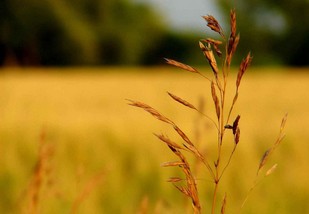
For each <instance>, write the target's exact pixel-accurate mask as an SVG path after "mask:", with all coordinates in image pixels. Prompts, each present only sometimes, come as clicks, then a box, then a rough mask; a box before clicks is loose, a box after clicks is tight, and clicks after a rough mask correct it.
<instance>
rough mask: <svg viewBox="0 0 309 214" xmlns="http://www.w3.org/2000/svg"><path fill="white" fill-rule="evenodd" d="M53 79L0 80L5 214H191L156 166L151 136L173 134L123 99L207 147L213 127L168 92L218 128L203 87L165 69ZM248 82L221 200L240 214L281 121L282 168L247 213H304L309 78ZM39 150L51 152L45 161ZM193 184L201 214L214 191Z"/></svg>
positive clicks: (158, 149)
mask: <svg viewBox="0 0 309 214" xmlns="http://www.w3.org/2000/svg"><path fill="white" fill-rule="evenodd" d="M201 70H204V71H205V74H206V75H207V73H210V71H209V69H207V68H202V69H201ZM48 71H49V72H45V70H44V69H39V68H38V69H17V68H16V69H14V68H11V69H2V72H1V73H0V118H1V119H0V142H1V143H0V152H1V154H0V163H1V164H0V195H1V196H0V197H1V200H0V213H190V204H188V203H187V202H186V200H185V199H184V198H183V196H181V195H180V194H179V193H178V192H177V190H176V189H175V188H173V186H172V185H170V184H169V183H167V182H166V180H167V179H168V178H169V177H171V176H173V175H175V173H176V174H177V173H178V172H177V171H175V172H173V171H171V170H170V169H168V170H167V169H165V168H162V167H161V166H160V164H162V163H163V162H165V161H169V160H171V159H172V158H173V156H172V154H170V152H169V151H168V150H167V149H166V148H165V145H164V144H163V143H161V142H159V141H158V140H157V139H156V138H155V137H154V136H153V134H152V133H163V134H168V135H170V136H171V137H173V132H172V131H171V130H169V129H168V128H167V126H166V125H164V124H161V123H160V122H158V121H156V120H153V119H152V118H151V117H150V116H149V115H146V114H144V113H142V112H141V111H139V110H138V109H133V108H131V107H129V106H128V105H127V100H126V99H138V100H143V101H145V102H146V103H149V104H151V105H152V106H154V107H156V109H159V110H160V111H161V112H162V113H164V114H165V115H168V116H169V117H170V118H173V120H174V121H175V122H177V124H179V125H180V126H181V127H182V128H183V129H184V130H186V131H187V133H191V137H192V138H196V139H197V138H198V139H199V142H200V145H201V146H202V147H205V148H211V146H212V143H214V141H213V134H214V130H213V129H212V128H211V126H210V125H209V122H207V121H203V120H200V118H199V116H198V115H197V114H196V113H195V112H193V111H192V112H191V111H190V110H188V109H186V108H182V107H179V106H178V105H177V104H175V102H173V101H171V99H170V98H169V97H168V95H167V93H166V92H167V91H170V92H171V93H176V94H178V95H180V96H181V97H183V98H185V99H186V100H188V101H190V102H191V103H194V104H196V105H198V104H199V103H201V102H203V103H204V111H206V112H207V113H208V114H209V115H210V116H213V117H215V109H213V106H212V103H211V102H212V100H211V95H210V90H209V87H208V85H207V84H206V83H205V81H204V80H203V79H201V78H200V77H198V76H197V75H194V74H191V73H185V72H182V71H178V70H175V69H171V68H165V67H162V68H160V67H159V68H71V69H56V68H53V69H48ZM72 71H74V72H72ZM244 79H245V81H243V84H242V86H241V87H240V94H239V98H238V103H237V105H236V106H235V113H239V114H241V117H242V120H241V124H240V126H241V128H242V135H241V141H240V145H239V150H238V151H237V152H236V154H235V159H233V160H232V163H231V166H230V168H229V169H228V172H227V175H226V179H225V181H223V186H222V189H221V192H220V190H219V192H220V195H219V198H220V197H221V198H223V195H224V193H225V192H223V191H226V192H227V194H228V201H227V213H237V211H238V207H239V206H240V205H241V201H242V199H243V198H244V197H245V195H246V192H247V191H248V189H249V188H250V185H251V183H252V181H253V179H254V176H255V173H256V169H257V166H258V163H259V160H260V157H261V155H262V154H263V152H264V151H265V149H267V148H268V147H269V146H270V145H271V144H272V143H273V142H274V140H275V139H276V137H277V135H278V132H279V127H280V121H281V119H282V117H283V116H284V115H285V113H288V121H287V126H286V130H285V132H286V137H285V139H284V141H283V143H282V145H280V147H279V148H278V150H277V151H276V152H275V154H274V155H273V156H272V158H271V160H270V162H271V163H270V164H274V163H278V167H277V169H276V171H275V172H274V173H273V174H272V175H271V176H269V177H267V178H266V179H264V180H263V181H262V182H261V183H260V184H259V185H258V186H257V188H256V189H255V190H254V192H253V193H252V194H251V195H250V197H249V199H248V202H247V204H246V206H245V208H244V210H243V213H271V214H274V213H280V214H284V213H307V212H309V205H308V203H307V201H308V200H307V199H308V197H309V186H308V183H309V174H308V162H309V145H308V139H309V128H308V124H309V111H308V109H309V101H308V91H309V85H308V82H309V75H308V70H305V69H303V70H300V69H294V68H252V69H250V70H249V71H248V73H246V74H245V76H244ZM230 87H234V86H233V85H231V86H230ZM192 118H193V120H192ZM42 136H43V137H42ZM42 144H44V145H48V147H46V148H49V149H50V150H51V152H50V153H42V152H40V151H41V150H39V148H40V145H42ZM47 150H48V149H47ZM48 151H49V150H48ZM40 154H41V155H42V156H40ZM40 157H41V159H40ZM42 157H43V158H42ZM38 160H41V162H39V161H38ZM38 163H44V164H41V165H40V164H38ZM39 166H44V167H41V168H40V167H39ZM270 166H271V165H270ZM38 169H42V170H41V171H40V170H38ZM37 172H40V173H37ZM38 174H39V175H38ZM199 176H200V177H198V178H197V183H198V185H201V186H202V187H203V190H204V191H201V192H200V194H201V195H202V197H201V198H203V197H204V198H205V201H202V202H201V204H202V206H203V207H205V210H207V207H208V206H210V205H209V204H208V202H207V200H206V199H207V197H209V196H208V194H209V192H211V191H212V190H211V189H209V188H211V185H209V178H207V176H206V175H205V174H203V173H201V174H200V175H199Z"/></svg>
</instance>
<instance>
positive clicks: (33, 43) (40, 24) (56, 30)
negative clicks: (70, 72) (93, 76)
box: [0, 0, 163, 65]
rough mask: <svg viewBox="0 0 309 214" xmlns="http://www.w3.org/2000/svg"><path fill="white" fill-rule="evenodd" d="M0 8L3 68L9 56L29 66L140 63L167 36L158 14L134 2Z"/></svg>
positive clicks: (49, 0) (68, 1)
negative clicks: (161, 38)
mask: <svg viewBox="0 0 309 214" xmlns="http://www.w3.org/2000/svg"><path fill="white" fill-rule="evenodd" d="M0 4H1V5H0V7H1V8H3V10H2V11H3V12H1V14H0V16H1V19H0V20H1V22H0V26H1V31H0V35H1V37H0V44H1V55H2V56H1V61H2V63H3V61H4V60H5V57H11V58H15V61H17V62H18V63H19V64H26V65H27V64H43V65H73V64H74V65H85V64H134V63H140V60H141V56H143V54H145V53H147V52H148V51H149V49H150V48H151V47H153V46H155V44H156V40H157V38H158V36H159V35H160V34H161V33H162V31H163V25H162V24H161V21H160V18H159V17H158V15H156V14H155V13H154V11H152V10H150V9H149V8H148V7H146V6H144V5H135V4H132V3H131V2H130V1H128V0H116V1H115V0H104V1H98V0H90V1H87V0H79V1H77V2H76V1H72V0H64V1H58V0H57V1H54V0H44V1H38V0H29V1H27V2H25V3H23V7H21V6H20V3H19V1H17V0H11V1H7V0H4V1H2V2H1V3H0ZM145 35H147V36H145Z"/></svg>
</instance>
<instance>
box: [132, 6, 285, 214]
mask: <svg viewBox="0 0 309 214" xmlns="http://www.w3.org/2000/svg"><path fill="white" fill-rule="evenodd" d="M203 18H204V20H205V21H206V23H207V26H208V27H209V28H210V30H212V31H214V32H216V33H218V34H219V37H220V40H218V39H213V38H206V39H201V40H200V41H199V47H200V50H201V51H202V53H203V55H204V56H205V58H206V60H207V62H208V63H209V66H210V68H211V71H212V75H210V76H209V74H207V75H205V74H204V73H202V72H200V71H198V70H197V69H195V68H193V67H191V66H189V65H187V64H184V63H181V62H178V61H176V60H172V59H165V60H166V62H167V64H169V65H172V66H175V67H178V68H180V69H183V70H186V71H189V72H191V73H197V74H199V75H201V76H203V77H204V78H205V79H207V80H208V81H209V83H210V93H211V96H212V100H213V105H214V109H215V115H216V118H217V120H212V119H211V117H209V116H208V114H205V113H203V112H201V111H200V110H198V109H197V108H196V107H195V105H194V104H192V103H191V102H188V101H186V100H184V99H182V98H180V97H179V96H177V95H175V94H172V93H170V92H168V95H169V96H170V97H171V98H172V99H173V100H174V101H175V102H177V103H179V104H181V105H183V106H186V107H188V108H189V109H192V110H194V111H196V112H198V113H200V114H201V115H202V116H204V117H205V118H206V119H208V120H211V121H212V123H213V125H214V126H215V127H216V129H217V136H216V139H217V155H216V157H215V159H214V160H209V159H208V157H207V156H206V155H204V154H203V152H202V151H201V150H200V149H199V147H198V146H197V143H196V142H193V141H192V140H191V139H190V138H189V137H188V136H189V135H188V134H186V133H184V132H183V131H182V130H181V129H180V128H179V126H178V125H176V124H175V123H174V122H173V121H172V120H170V119H169V118H167V117H165V116H164V115H162V114H161V113H159V112H158V111H157V110H156V109H154V108H153V107H151V106H149V105H147V104H145V103H142V102H140V101H133V100H129V105H131V106H134V107H138V108H141V109H143V110H144V111H146V112H148V113H150V114H151V115H152V116H154V117H155V118H156V119H158V120H160V121H162V122H165V123H167V124H170V125H171V126H172V128H173V129H174V131H176V132H177V134H178V135H179V136H180V137H181V138H182V140H183V143H182V144H180V143H177V142H175V141H173V140H171V139H170V138H168V137H167V136H166V135H163V134H155V136H156V137H157V138H158V139H159V140H160V141H162V142H164V143H165V144H166V145H167V146H168V148H169V149H170V150H171V151H172V153H173V154H174V155H175V156H177V157H178V161H172V162H165V163H164V164H163V165H162V166H164V167H179V168H180V169H181V170H182V172H183V174H184V176H185V179H182V178H180V177H171V178H170V179H169V180H168V182H171V183H173V184H174V186H175V187H176V188H177V189H178V190H179V191H180V192H181V193H182V194H184V195H185V196H187V197H189V198H190V199H191V203H192V207H193V212H194V213H201V211H202V207H201V204H200V201H201V199H200V198H199V194H198V188H197V181H196V179H195V176H194V175H193V172H192V170H191V168H192V166H191V165H190V164H189V162H188V160H187V157H186V155H185V153H184V151H188V152H189V153H191V154H193V156H195V157H196V159H197V160H198V161H200V162H201V163H203V165H204V166H205V167H206V170H207V171H208V172H209V175H210V178H211V180H212V182H213V194H212V201H211V202H210V204H211V205H210V208H209V209H210V212H211V214H214V213H216V210H217V207H218V206H217V202H218V192H219V186H220V183H221V181H222V179H223V177H224V174H225V172H226V169H227V168H228V167H229V165H230V163H231V161H232V159H233V157H234V155H235V151H236V149H237V147H238V145H239V143H240V133H241V131H240V130H241V129H240V118H241V117H240V115H237V116H236V117H235V119H234V121H233V122H232V123H231V117H232V114H233V111H234V107H235V105H236V103H237V100H238V97H239V88H240V85H241V82H242V79H243V76H244V74H245V73H246V71H247V70H248V68H249V66H250V64H251V62H252V56H251V53H250V52H249V53H248V54H247V56H246V57H245V58H244V59H243V60H242V61H241V63H240V65H239V69H238V73H237V77H236V79H235V80H234V81H235V85H234V87H235V94H234V95H233V96H232V97H231V99H232V102H231V103H227V97H226V95H227V84H228V82H229V81H231V80H230V79H231V78H229V73H230V70H231V62H232V58H233V56H234V54H235V52H236V50H237V47H238V44H239V40H240V36H239V33H237V22H236V11H235V10H234V9H233V10H231V11H230V33H229V36H227V35H226V34H225V33H224V31H223V29H222V27H221V25H220V24H219V22H218V21H217V20H216V19H215V18H214V17H213V16H211V15H207V16H203ZM218 61H221V63H218ZM218 65H221V67H219V66H218ZM286 119H287V116H285V117H284V118H283V120H282V124H281V128H280V133H279V137H278V139H277V140H276V141H275V143H274V144H273V146H272V147H271V148H270V149H268V150H267V151H266V152H265V154H264V155H263V158H262V159H261V161H260V163H259V167H258V171H257V176H258V175H259V172H260V171H261V170H262V168H263V167H264V166H265V164H266V162H267V161H268V159H269V157H270V155H271V154H272V153H273V152H274V150H275V149H276V148H277V147H278V145H279V144H280V143H281V142H282V140H283V136H284V134H283V130H284V125H285V123H286ZM230 131H231V132H232V134H233V139H234V146H233V148H232V150H231V151H230V153H229V154H228V155H227V158H223V152H222V150H223V147H224V146H225V141H226V138H225V135H226V134H227V133H228V132H230ZM224 155H226V154H224ZM211 163H213V165H212V164H211ZM276 166H277V165H274V166H273V167H272V168H270V169H269V170H268V171H267V172H266V174H265V176H268V175H270V174H272V173H273V172H274V170H275V169H276ZM183 180H185V181H186V184H185V185H182V186H181V185H179V184H178V183H179V182H180V181H183ZM254 186H255V185H254ZM252 189H253V188H251V189H250V190H249V193H250V192H251V191H252ZM246 200H247V198H246V199H245V201H246ZM227 201H228V200H227V194H226V193H225V195H224V199H223V202H222V205H221V213H222V214H223V213H226V205H227ZM243 204H244V203H243Z"/></svg>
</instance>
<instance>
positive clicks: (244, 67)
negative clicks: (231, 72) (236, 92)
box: [236, 52, 252, 88]
mask: <svg viewBox="0 0 309 214" xmlns="http://www.w3.org/2000/svg"><path fill="white" fill-rule="evenodd" d="M251 61H252V57H251V54H250V52H249V53H248V55H247V57H246V58H245V59H244V60H243V61H242V62H241V64H240V67H239V71H238V74H237V79H236V87H237V88H239V85H240V81H241V79H242V76H243V75H244V73H245V71H246V70H247V68H248V67H249V65H250V64H251Z"/></svg>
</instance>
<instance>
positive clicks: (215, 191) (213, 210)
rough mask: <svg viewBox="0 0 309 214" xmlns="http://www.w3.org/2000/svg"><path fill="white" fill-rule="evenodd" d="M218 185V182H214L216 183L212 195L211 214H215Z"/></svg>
mask: <svg viewBox="0 0 309 214" xmlns="http://www.w3.org/2000/svg"><path fill="white" fill-rule="evenodd" d="M218 185H219V182H218V181H216V183H215V190H214V195H213V199H212V209H211V214H214V213H215V207H216V199H217V192H218Z"/></svg>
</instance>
